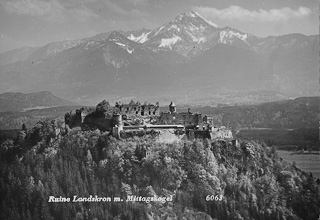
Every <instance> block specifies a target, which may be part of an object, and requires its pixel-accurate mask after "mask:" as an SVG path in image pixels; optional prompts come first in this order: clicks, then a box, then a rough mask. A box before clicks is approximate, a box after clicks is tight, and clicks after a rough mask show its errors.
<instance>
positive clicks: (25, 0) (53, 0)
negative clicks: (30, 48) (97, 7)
mask: <svg viewBox="0 0 320 220" xmlns="http://www.w3.org/2000/svg"><path fill="white" fill-rule="evenodd" d="M87 1H89V0H87ZM90 1H93V0H90ZM1 4H2V6H3V7H4V9H5V10H6V11H7V12H8V13H12V14H18V15H28V16H34V17H37V18H41V19H43V20H46V21H51V22H64V21H66V19H67V18H68V17H72V18H74V19H77V20H82V21H83V20H86V19H90V18H95V17H97V15H96V14H95V13H94V12H93V11H92V10H91V9H89V8H88V7H86V6H84V5H81V6H77V7H72V8H70V7H69V8H66V7H65V6H64V5H62V4H61V3H60V2H59V1H57V0H12V1H5V2H2V3H1Z"/></svg>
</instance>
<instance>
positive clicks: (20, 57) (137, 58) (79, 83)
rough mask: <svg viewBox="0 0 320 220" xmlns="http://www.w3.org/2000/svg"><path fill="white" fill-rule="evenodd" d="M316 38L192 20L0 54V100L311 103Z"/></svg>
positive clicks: (314, 90) (315, 83) (182, 18)
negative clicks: (47, 96) (29, 95)
mask: <svg viewBox="0 0 320 220" xmlns="http://www.w3.org/2000/svg"><path fill="white" fill-rule="evenodd" d="M318 51H319V38H318V36H315V35H314V36H305V35H302V34H289V35H284V36H269V37H265V38H261V37H256V36H254V35H252V34H249V33H244V32H241V31H239V30H236V29H234V28H231V27H224V28H220V27H217V26H216V25H214V24H212V23H211V22H209V21H208V20H206V19H205V18H203V17H202V16H201V15H199V14H198V13H196V12H188V13H183V14H180V15H178V16H177V17H176V18H175V19H173V20H172V21H169V22H168V23H166V24H164V25H162V26H160V27H158V28H156V29H154V30H147V29H142V30H137V31H122V30H119V31H111V32H107V33H101V34H99V35H96V36H93V37H90V38H85V39H79V40H74V41H63V42H55V43H50V44H48V45H45V46H44V47H40V48H22V49H17V50H14V51H9V52H6V53H2V54H0V60H1V61H0V64H1V67H0V79H1V80H0V92H2V93H3V92H24V93H25V92H37V91H44V90H49V91H52V92H53V93H54V94H56V95H57V96H59V97H63V98H65V99H68V100H71V101H73V102H78V103H81V104H85V105H95V104H96V103H98V102H99V101H101V100H103V99H106V100H109V101H110V102H115V101H123V102H128V101H130V100H131V99H135V100H142V101H152V100H154V101H160V103H166V102H169V101H171V100H179V102H178V104H191V103H192V104H201V105H214V104H216V103H226V104H229V103H258V102H266V101H277V100H282V99H288V98H290V97H300V96H316V95H318V72H319V71H318V70H319V67H318V66H319V62H318Z"/></svg>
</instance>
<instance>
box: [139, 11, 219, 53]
mask: <svg viewBox="0 0 320 220" xmlns="http://www.w3.org/2000/svg"><path fill="white" fill-rule="evenodd" d="M218 32H219V29H218V26H217V25H215V24H213V23H212V22H209V21H208V20H206V19H204V18H203V17H201V16H200V15H199V14H198V13H196V12H188V13H183V14H180V15H178V16H177V17H176V18H175V19H174V20H172V21H170V22H168V23H166V24H164V25H162V26H160V27H159V28H156V29H154V30H153V31H151V32H149V33H147V34H145V35H144V38H143V41H144V42H143V43H144V45H146V46H147V47H150V48H152V49H153V50H154V51H159V50H173V51H175V52H177V53H178V54H180V55H183V56H185V57H187V56H188V55H189V54H196V53H195V52H193V50H197V51H199V48H200V49H203V47H204V45H205V43H206V42H207V41H209V40H210V39H211V38H213V37H214V36H216V35H217V34H218Z"/></svg>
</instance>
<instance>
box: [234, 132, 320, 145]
mask: <svg viewBox="0 0 320 220" xmlns="http://www.w3.org/2000/svg"><path fill="white" fill-rule="evenodd" d="M318 132H319V131H318V127H314V128H300V129H277V128H264V129H259V128H255V129H241V130H240V132H239V133H237V134H236V137H237V138H240V139H257V140H263V141H265V142H266V143H267V144H268V145H269V146H272V145H275V146H277V147H278V149H280V150H302V149H304V150H309V149H310V150H318V146H319V144H320V143H319V141H318V140H319V133H318Z"/></svg>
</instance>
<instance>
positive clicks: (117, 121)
mask: <svg viewBox="0 0 320 220" xmlns="http://www.w3.org/2000/svg"><path fill="white" fill-rule="evenodd" d="M113 126H114V127H118V128H119V130H120V131H122V130H123V123H122V116H121V115H120V114H114V115H113Z"/></svg>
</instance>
